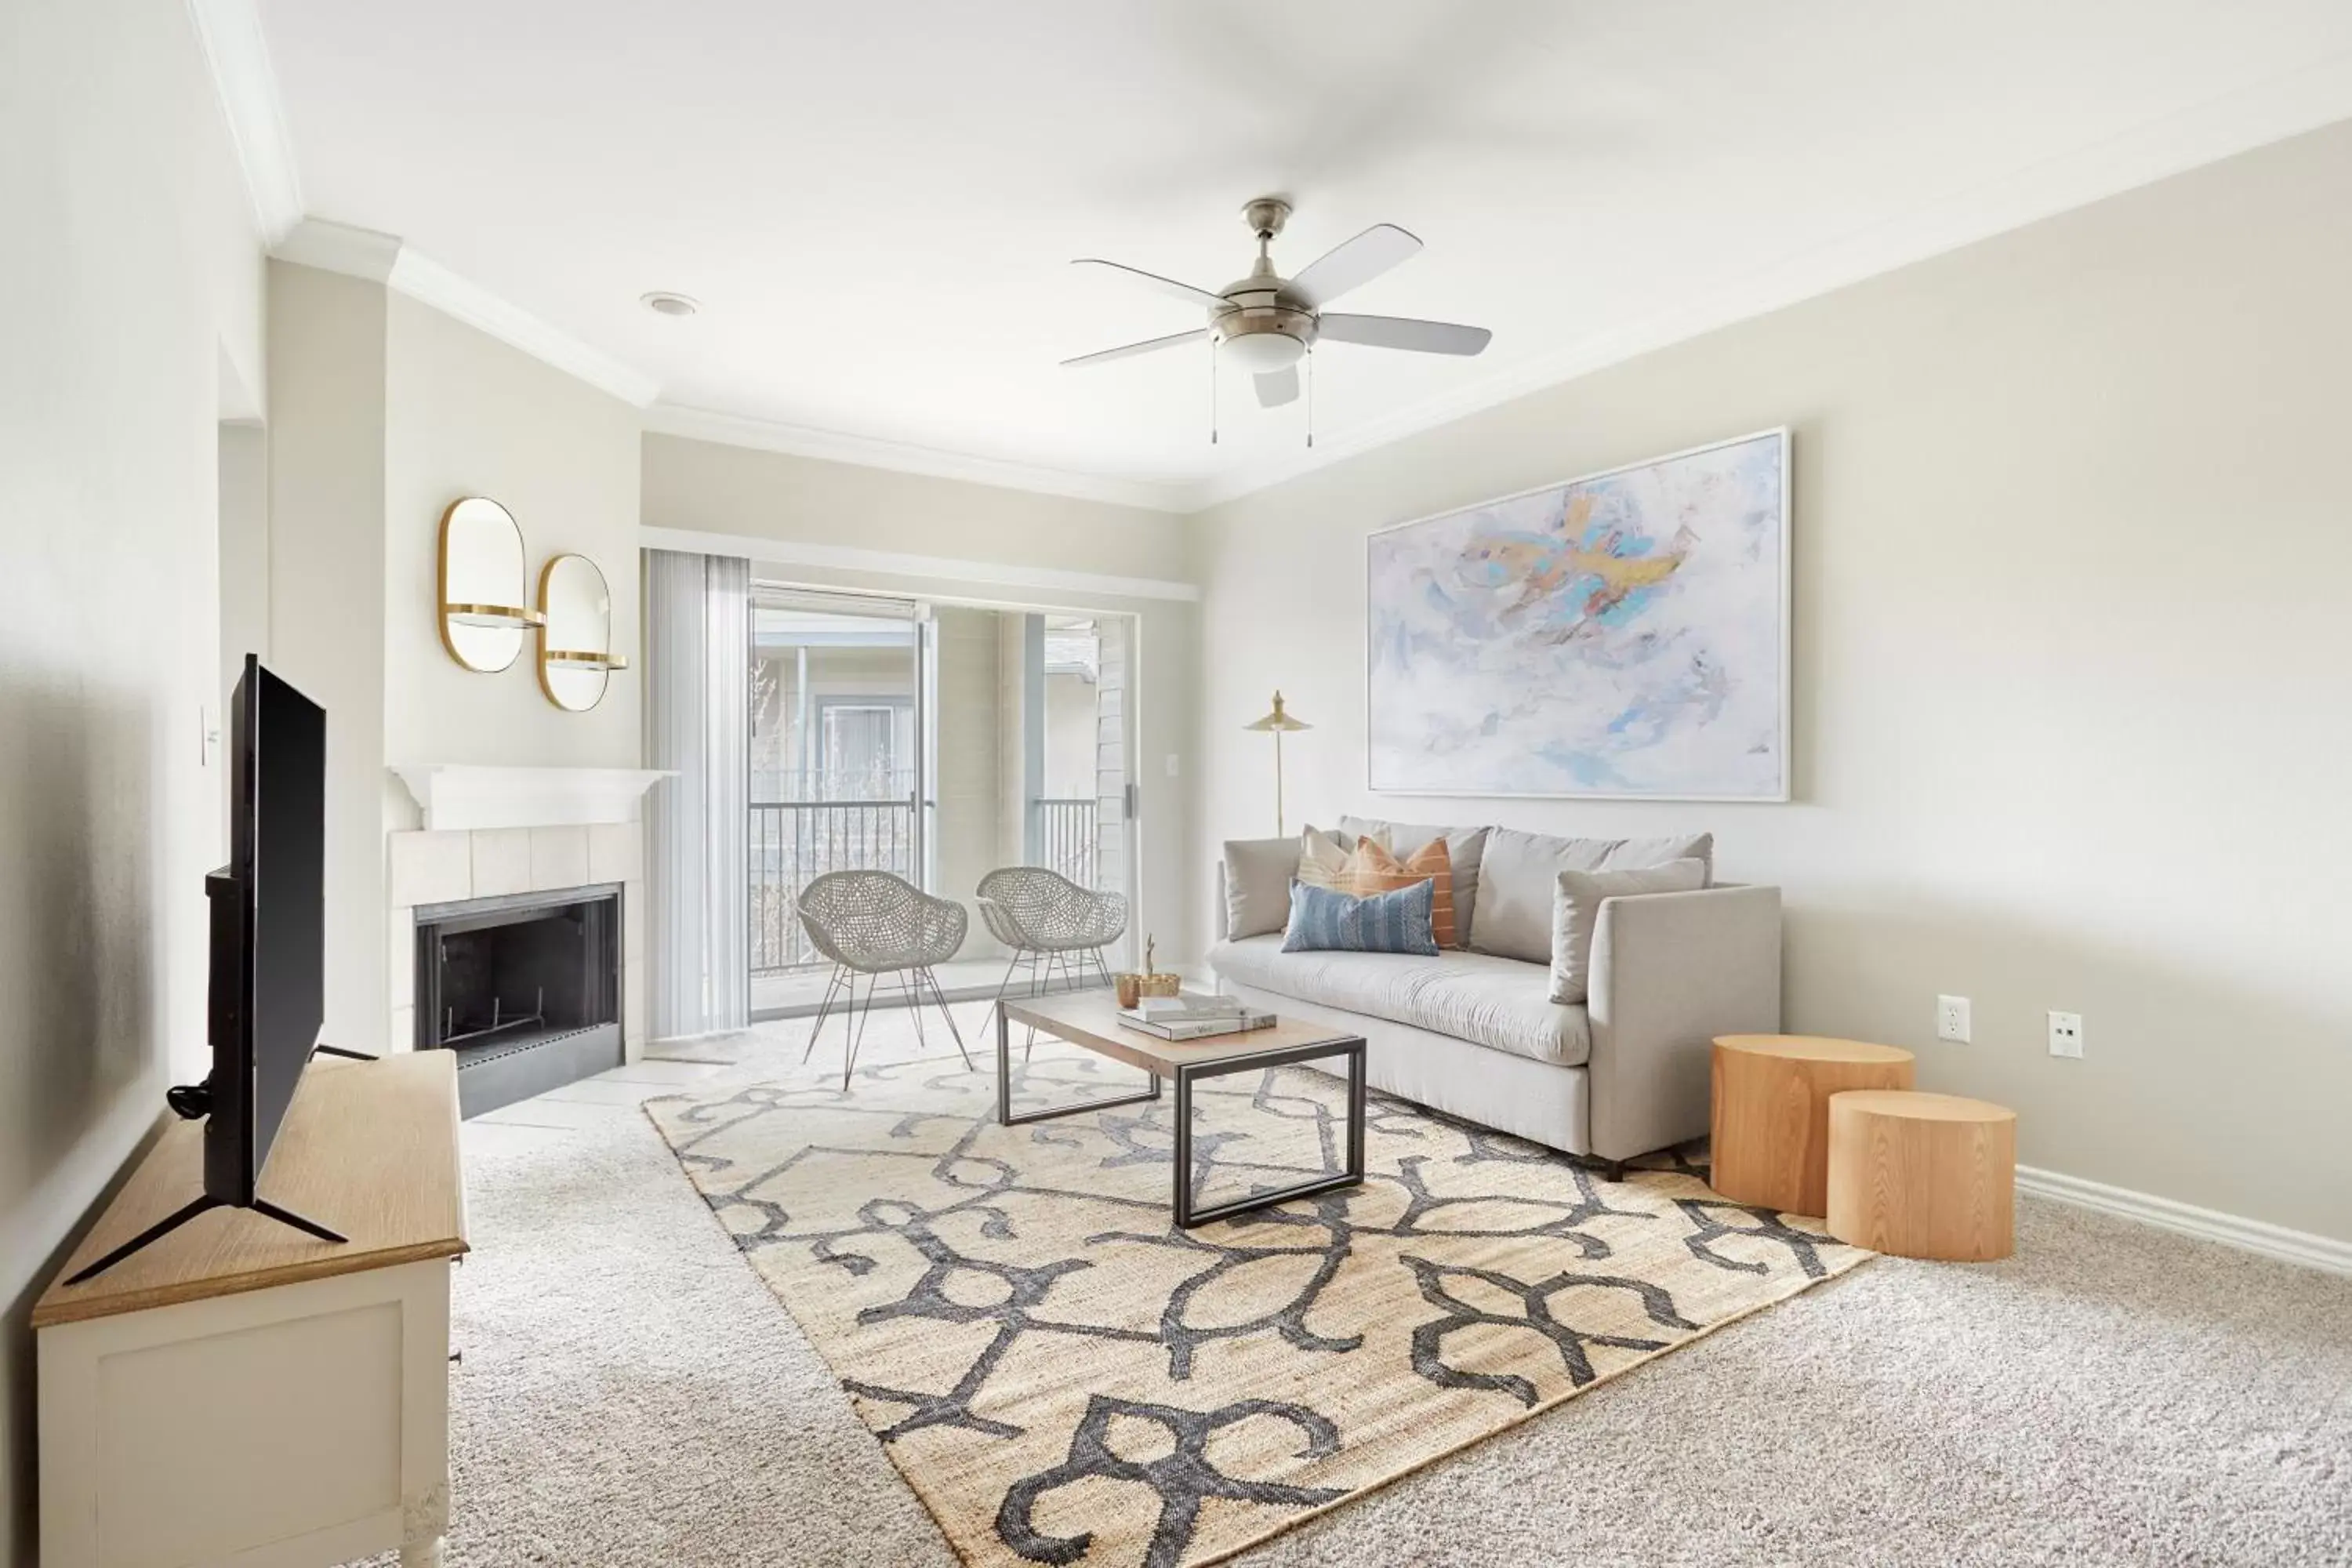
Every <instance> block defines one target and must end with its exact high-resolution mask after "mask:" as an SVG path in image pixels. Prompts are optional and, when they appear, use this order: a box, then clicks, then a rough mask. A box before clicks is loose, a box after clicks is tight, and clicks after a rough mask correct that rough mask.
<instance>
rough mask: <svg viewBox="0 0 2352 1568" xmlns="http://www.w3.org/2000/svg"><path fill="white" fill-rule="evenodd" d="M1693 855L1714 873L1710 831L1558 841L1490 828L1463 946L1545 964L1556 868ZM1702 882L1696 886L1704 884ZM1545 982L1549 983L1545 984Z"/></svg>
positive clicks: (1606, 867) (1612, 866) (1613, 866)
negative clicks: (1673, 836)
mask: <svg viewBox="0 0 2352 1568" xmlns="http://www.w3.org/2000/svg"><path fill="white" fill-rule="evenodd" d="M1683 859H1695V860H1696V861H1698V862H1699V863H1700V864H1701V865H1703V866H1705V867H1706V871H1707V879H1708V880H1709V881H1712V880H1713V879H1714V875H1715V835H1713V834H1711V833H1694V834H1688V835H1685V836H1684V837H1676V838H1557V837H1552V836H1551V835H1550V834H1548V833H1521V832H1519V831H1518V830H1517V828H1511V827H1497V828H1496V829H1495V830H1494V831H1493V832H1491V833H1489V834H1488V835H1487V836H1486V852H1485V854H1484V855H1483V856H1482V857H1481V858H1480V861H1479V871H1478V907H1477V910H1476V913H1475V915H1474V916H1473V918H1472V921H1471V935H1470V939H1469V940H1470V945H1471V946H1472V947H1474V948H1475V949H1477V950H1478V951H1479V952H1491V953H1493V954H1495V955H1496V957H1498V958H1516V959H1518V960H1520V961H1521V962H1522V963H1541V964H1545V965H1547V966H1548V965H1549V964H1550V963H1551V910H1552V900H1553V899H1554V898H1555V897H1556V896H1557V895H1558V893H1559V874H1560V873H1561V872H1562V871H1615V870H1622V869H1623V868H1627V867H1631V866H1659V865H1664V863H1665V862H1666V861H1669V860H1683ZM1704 885H1705V884H1702V886H1704ZM1546 984H1549V981H1547V982H1546Z"/></svg>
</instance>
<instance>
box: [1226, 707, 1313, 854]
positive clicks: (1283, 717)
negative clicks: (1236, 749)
mask: <svg viewBox="0 0 2352 1568" xmlns="http://www.w3.org/2000/svg"><path fill="white" fill-rule="evenodd" d="M1243 727H1244V729H1249V730H1261V731H1267V732H1269V733H1271V734H1272V735H1273V736H1274V836H1275V837H1276V838H1286V837H1289V836H1290V829H1289V827H1288V826H1287V818H1286V816H1285V814H1284V812H1283V809H1282V737H1283V736H1284V735H1285V734H1286V733H1288V732H1289V731H1293V730H1311V729H1313V728H1314V726H1313V725H1312V724H1309V723H1307V721H1305V720H1303V719H1294V718H1292V717H1291V716H1290V714H1289V713H1288V712H1287V711H1286V710H1285V709H1284V708H1283V705H1282V693H1281V692H1279V691H1277V692H1276V693H1275V694H1274V710H1273V711H1272V712H1270V713H1268V714H1267V715H1266V716H1265V718H1263V719H1260V720H1257V721H1255V722H1253V723H1250V724H1246V725H1244V726H1243Z"/></svg>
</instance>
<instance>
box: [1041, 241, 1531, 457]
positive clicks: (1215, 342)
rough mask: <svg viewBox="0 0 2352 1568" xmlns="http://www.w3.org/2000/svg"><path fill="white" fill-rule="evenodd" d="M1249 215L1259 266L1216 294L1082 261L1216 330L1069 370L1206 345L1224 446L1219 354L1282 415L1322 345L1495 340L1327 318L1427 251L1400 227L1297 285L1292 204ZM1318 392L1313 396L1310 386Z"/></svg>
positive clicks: (1453, 328)
mask: <svg viewBox="0 0 2352 1568" xmlns="http://www.w3.org/2000/svg"><path fill="white" fill-rule="evenodd" d="M1242 217H1243V220H1244V222H1246V223H1247V224H1248V225H1249V226H1250V232H1251V233H1252V234H1254V235H1255V236H1256V237H1257V260H1256V262H1255V264H1253V265H1252V266H1251V268H1250V271H1249V276H1248V277H1246V278H1244V279H1241V280H1240V281H1238V282H1234V283H1228V284H1227V285H1225V287H1224V288H1223V289H1218V290H1217V291H1215V292H1213V293H1212V292H1211V291H1210V290H1208V289H1196V288H1194V287H1193V286H1192V285H1191V284H1189V283H1179V282H1178V281H1176V280H1175V279H1172V278H1162V277H1160V275H1159V274H1158V273H1156V272H1146V271H1144V270H1142V269H1141V268H1135V267H1129V266H1126V265H1125V264H1123V263H1120V262H1117V261H1105V260H1101V259H1099V258H1093V257H1087V258H1080V259H1079V260H1077V261H1075V262H1073V263H1072V264H1071V265H1073V266H1076V267H1108V268H1110V269H1111V270H1112V271H1114V272H1119V273H1124V274H1125V275H1126V276H1128V277H1129V278H1131V279H1136V280H1138V281H1139V282H1142V283H1144V284H1147V285H1149V286H1150V287H1151V288H1154V289H1158V290H1160V292H1161V293H1163V294H1169V295H1171V296H1173V297H1174V298H1176V299H1180V300H1185V301H1186V302H1188V303H1190V304H1193V305H1198V306H1200V307H1202V309H1204V310H1207V311H1208V316H1209V320H1208V324H1207V325H1206V326H1204V327H1202V328H1200V329H1198V330H1196V331H1189V332H1174V333H1171V334H1170V335H1169V336H1167V337H1164V338H1147V339H1145V340H1144V341H1143V342H1137V343H1126V344H1122V345H1121V346H1119V347H1118V348H1113V349H1103V350H1099V351H1097V353H1090V354H1081V355H1079V356H1078V357H1077V358H1076V359H1068V360H1064V361H1063V362H1062V363H1063V365H1064V367H1065V368H1076V367H1077V366H1080V365H1093V364H1106V363H1109V362H1111V361H1113V360H1121V359H1129V358H1132V357H1134V356H1135V355H1138V354H1147V353H1153V352H1155V351H1157V350H1160V349H1167V348H1174V347H1176V346H1177V345H1179V344H1181V343H1193V342H1202V341H1203V340H1205V341H1206V342H1208V344H1209V346H1210V350H1211V355H1210V361H1209V363H1210V373H1209V374H1210V378H1211V384H1210V419H1209V439H1210V440H1211V441H1215V440H1216V438H1217V435H1216V414H1215V410H1216V400H1215V375H1216V368H1215V367H1216V362H1217V358H1218V356H1219V355H1226V356H1230V357H1231V358H1232V359H1233V360H1234V363H1237V364H1239V365H1240V366H1241V367H1242V368H1243V369H1244V370H1246V371H1248V372H1249V373H1250V375H1251V378H1252V380H1253V382H1254V383H1255V386H1256V389H1257V400H1258V403H1259V405H1261V406H1262V407H1266V408H1279V407H1281V406H1283V405H1285V404H1288V403H1294V402H1297V399H1298V394H1299V376H1298V364H1299V362H1300V361H1301V360H1305V359H1308V358H1309V356H1310V354H1311V353H1312V351H1313V349H1314V347H1315V344H1316V342H1317V340H1318V339H1321V338H1328V339H1330V340H1331V341H1333V342H1350V343H1360V344H1363V345H1364V346H1365V347H1368V348H1380V349H1403V350H1406V351H1407V352H1409V353H1436V354H1465V355H1466V354H1475V353H1479V352H1480V351H1482V350H1484V349H1485V348H1486V344H1487V343H1488V342H1490V341H1491V340H1492V339H1493V337H1494V334H1493V333H1491V332H1489V331H1486V328H1484V327H1465V326H1460V325H1457V324H1455V323H1454V322H1451V321H1413V320H1411V319H1409V318H1407V317H1403V316H1352V315H1335V314H1326V313H1325V312H1324V310H1323V307H1324V306H1326V305H1328V304H1329V303H1330V302H1331V301H1332V300H1336V299H1338V298H1339V296H1340V295H1342V294H1344V293H1346V292H1348V291H1349V289H1355V288H1358V287H1360V286H1361V285H1363V284H1366V283H1369V282H1370V281H1371V280H1372V279H1375V278H1377V277H1379V276H1380V275H1381V273H1383V272H1386V271H1388V270H1389V269H1390V268H1392V267H1395V266H1396V265H1397V264H1398V263H1400V262H1402V261H1406V260H1409V259H1411V258H1412V256H1413V255H1414V254H1415V253H1416V252H1418V251H1419V250H1420V249H1421V241H1420V240H1418V239H1416V238H1414V237H1412V235H1411V234H1408V233H1406V232H1405V231H1404V230H1403V229H1401V228H1399V227H1397V226H1396V225H1394V224H1389V223H1381V224H1374V225H1373V226H1371V227H1370V228H1368V229H1366V230H1364V232H1363V233H1361V234H1360V235H1358V236H1356V237H1354V238H1353V239H1350V240H1348V241H1347V242H1345V243H1344V244H1342V245H1339V246H1338V247H1335V248H1333V249H1332V250H1330V251H1328V252H1326V253H1325V254H1324V255H1323V256H1322V257H1321V258H1318V259H1317V260H1316V261H1314V262H1313V263H1311V264H1310V265H1309V266H1308V267H1307V268H1306V270H1304V271H1302V272H1301V273H1299V275H1298V276H1297V277H1296V278H1285V277H1283V276H1282V275H1281V274H1280V273H1278V272H1276V270H1275V269H1274V257H1273V248H1274V241H1275V239H1276V237H1277V236H1279V235H1280V234H1281V233H1282V227H1283V225H1284V224H1285V223H1286V222H1287V221H1288V219H1289V217H1290V204H1289V203H1288V202H1286V201H1284V200H1282V199H1281V198H1280V197H1278V196H1261V197H1259V198H1258V199H1257V200H1255V201H1254V202H1251V203H1250V204H1249V205H1246V206H1244V207H1243V208H1242ZM1308 385H1309V389H1310V391H1311V389H1312V382H1311V380H1310V382H1309V384H1308ZM1314 444H1315V432H1314V428H1313V404H1312V402H1311V400H1310V402H1309V405H1308V428H1307V445H1308V446H1310V447H1311V446H1313V445H1314Z"/></svg>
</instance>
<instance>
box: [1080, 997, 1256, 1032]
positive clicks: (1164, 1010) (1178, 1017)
mask: <svg viewBox="0 0 2352 1568" xmlns="http://www.w3.org/2000/svg"><path fill="white" fill-rule="evenodd" d="M1118 1021H1119V1022H1120V1023H1122V1024H1124V1025H1126V1026H1128V1027H1129V1028H1130V1029H1141V1030H1143V1031H1144V1032H1145V1033H1146V1034H1151V1035H1157V1036H1159V1037H1160V1038H1161V1039H1163V1040H1198V1039H1202V1038H1204V1037H1208V1036H1210V1035H1237V1034H1240V1033H1241V1032H1242V1031H1243V1030H1244V1029H1263V1028H1265V1027H1267V1026H1270V1025H1272V1024H1273V1023H1274V1021H1275V1017H1274V1015H1273V1014H1271V1013H1268V1012H1265V1011H1264V1010H1263V1009H1261V1008H1256V1007H1244V1006H1243V1005H1241V1003H1240V1002H1239V1001H1237V1000H1236V999H1234V997H1231V996H1211V995H1208V994H1205V993H1202V992H1198V991H1187V992H1185V993H1183V994H1181V995H1178V996H1144V997H1140V998H1139V999H1138V1000H1137V1002H1136V1004H1135V1005H1134V1006H1132V1007H1121V1008H1120V1009H1119V1010H1118Z"/></svg>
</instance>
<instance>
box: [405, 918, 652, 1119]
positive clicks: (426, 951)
mask: <svg viewBox="0 0 2352 1568" xmlns="http://www.w3.org/2000/svg"><path fill="white" fill-rule="evenodd" d="M621 894H622V890H621V888H620V886H619V885H618V884H616V883H615V884H605V885H602V886H596V887H585V888H568V889H562V890H561V891H555V892H534V893H516V894H511V895H509V896H506V897H500V898H488V899H467V900H462V901H460V902H457V903H448V904H426V905H423V906H421V907H419V908H418V909H417V910H416V1003H415V1006H416V1014H415V1017H416V1023H415V1028H416V1037H415V1045H416V1048H417V1049H418V1050H447V1051H454V1052H456V1053H457V1104H458V1109H459V1110H460V1111H461V1113H462V1114H464V1115H467V1116H477V1115H479V1114H480V1113H481V1112H483V1111H485V1110H495V1109H497V1108H498V1107H499V1106H501V1105H509V1104H511V1103H513V1102H514V1101H516V1100H526V1099H529V1098H530V1096H532V1095H534V1094H539V1093H541V1092H542V1091H544V1090H546V1089H554V1088H557V1087H559V1086H561V1085H562V1084H567V1083H572V1082H574V1081H576V1080H577V1079H583V1078H586V1077H589V1076H591V1075H592V1074H594V1073H600V1072H604V1071H605V1070H606V1069H608V1068H616V1067H619V1066H620V1065H621V1061H622V1048H621V1004H622V998H621V916H622V910H621Z"/></svg>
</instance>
